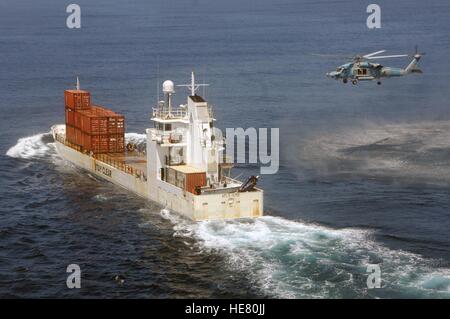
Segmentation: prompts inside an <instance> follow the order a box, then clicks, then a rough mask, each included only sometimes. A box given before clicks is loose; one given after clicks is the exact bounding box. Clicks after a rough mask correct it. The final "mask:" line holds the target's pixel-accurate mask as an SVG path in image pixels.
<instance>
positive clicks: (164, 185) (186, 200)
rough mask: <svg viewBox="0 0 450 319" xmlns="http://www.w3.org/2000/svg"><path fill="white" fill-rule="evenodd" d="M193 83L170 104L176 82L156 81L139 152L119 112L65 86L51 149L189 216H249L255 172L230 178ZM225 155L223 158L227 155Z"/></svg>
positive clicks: (254, 211) (257, 192)
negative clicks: (182, 100) (157, 93)
mask: <svg viewBox="0 0 450 319" xmlns="http://www.w3.org/2000/svg"><path fill="white" fill-rule="evenodd" d="M202 85H204V84H197V83H196V82H195V74H194V72H192V74H191V83H190V84H184V85H178V86H180V87H181V86H185V87H187V88H188V89H189V91H190V94H188V96H187V103H186V104H182V105H180V106H179V107H174V106H173V95H174V93H175V85H174V83H173V82H172V81H170V80H167V81H165V82H164V83H163V85H162V91H163V93H164V100H163V101H159V102H158V103H157V105H156V107H154V108H153V109H152V112H151V116H150V120H151V121H152V122H153V127H150V128H147V129H146V149H145V150H144V151H142V150H138V149H137V147H136V145H134V144H132V143H128V144H126V141H125V117H124V116H123V115H121V114H118V113H115V112H113V111H112V110H109V109H108V108H105V107H103V106H99V105H95V104H93V103H92V101H91V94H90V92H88V91H86V90H81V89H80V82H79V80H78V78H77V85H76V89H74V90H66V91H65V92H64V99H65V124H56V125H54V126H52V129H51V131H52V134H53V137H54V140H55V144H56V149H57V152H58V154H59V155H60V156H61V157H62V158H64V159H65V160H67V161H69V162H71V163H73V164H74V165H75V166H77V167H80V168H82V169H84V170H86V171H88V172H90V173H93V174H95V175H96V176H98V177H101V178H102V179H105V180H107V181H110V182H112V183H114V184H117V185H119V186H121V187H123V188H126V189H128V190H130V191H132V192H134V193H135V194H137V195H139V196H141V197H143V198H146V199H149V200H151V201H154V202H157V203H159V204H160V205H162V206H163V207H164V208H166V209H169V210H171V211H174V212H177V213H179V214H181V215H183V216H185V217H187V218H189V219H191V220H194V221H200V220H210V219H233V218H254V217H260V216H262V215H263V190H262V189H260V188H258V187H257V185H256V183H257V180H258V177H257V176H250V177H249V178H248V179H247V180H246V181H240V180H237V179H233V178H232V177H231V174H230V172H231V168H232V166H233V165H232V161H230V160H229V158H230V156H228V155H227V154H226V147H225V145H226V144H225V141H224V139H223V138H217V137H216V136H215V135H214V122H215V119H214V118H213V112H212V107H211V106H210V105H209V104H208V102H207V101H206V100H205V99H204V98H203V97H202V96H200V95H198V94H197V93H196V91H197V89H198V88H199V87H200V86H202ZM227 159H228V160H227Z"/></svg>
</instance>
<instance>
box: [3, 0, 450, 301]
mask: <svg viewBox="0 0 450 319" xmlns="http://www.w3.org/2000/svg"><path fill="white" fill-rule="evenodd" d="M77 3H78V4H79V5H80V6H81V8H82V28H81V29H80V30H69V29H67V28H66V27H65V19H66V16H67V14H66V13H65V4H61V3H60V1H56V0H53V1H50V0H44V1H39V4H37V3H33V2H31V1H10V0H7V1H3V2H1V3H0V61H1V62H0V65H1V70H2V71H1V72H0V92H1V96H2V98H1V102H0V109H1V111H2V116H1V117H0V124H1V132H2V134H1V135H0V141H1V143H0V168H1V169H0V189H1V191H0V198H1V204H2V205H1V208H0V296H1V297H20V298H23V297H38V298H50V297H63V298H64V297H65V298H68V297H75V298H78V297H83V298H89V297H108V298H132V297H138V298H143V297H146V298H149V297H152V298H182V297H193V298H209V297H219V298H230V297H237V298H243V297H250V298H256V297H267V298H449V297H450V237H449V236H448V232H449V229H450V200H449V196H448V194H449V192H450V173H449V172H450V160H449V158H450V157H449V155H450V133H449V132H450V116H449V114H450V113H449V106H450V105H449V102H448V101H449V100H450V90H449V88H450V73H449V70H450V60H449V59H448V53H449V51H450V50H449V49H450V37H449V34H450V25H449V24H448V19H449V12H450V10H449V9H450V5H449V4H447V3H445V2H442V1H437V0H431V1H427V2H426V3H425V2H422V1H406V0H403V1H395V2H392V1H378V2H377V3H378V4H379V5H380V6H381V8H382V28H381V29H379V30H369V29H367V27H366V24H365V20H366V17H367V14H366V6H367V5H368V4H369V3H370V2H367V3H364V2H361V1H344V0H342V1H294V0H277V1H274V0H272V1H269V0H264V1H236V0H231V1H227V2H222V3H216V2H211V1H206V0H193V1H191V0H183V1H182V0H173V1H144V0H134V1H114V2H113V3H111V2H110V1H106V0H99V1H95V2H94V1H78V2H77ZM418 13H420V14H418ZM415 45H418V46H419V50H420V51H425V52H426V55H425V56H424V58H423V60H422V61H421V64H420V65H421V68H422V69H423V71H424V73H423V74H421V75H412V76H408V77H404V78H398V79H387V80H385V81H383V84H382V85H381V86H377V85H376V84H374V83H362V84H360V85H357V86H352V85H350V84H347V85H344V84H342V83H339V82H335V81H333V80H330V79H327V78H326V77H325V73H326V72H328V71H330V70H332V69H334V68H335V67H336V66H338V65H339V64H342V63H344V62H346V61H345V59H344V60H343V59H342V58H335V57H332V56H331V55H333V54H339V55H342V54H344V55H345V54H348V55H353V54H356V53H368V52H373V51H378V50H381V49H386V50H388V51H387V53H389V54H400V53H412V52H413V50H414V46H415ZM383 63H385V64H386V65H392V66H400V67H401V66H405V65H406V64H407V63H409V60H408V59H395V60H383ZM193 68H194V69H195V70H196V72H197V76H198V78H199V79H200V81H205V82H207V83H210V85H211V86H210V87H209V88H208V89H207V90H206V92H199V93H201V94H204V95H205V96H206V98H207V99H208V100H209V101H210V102H211V103H212V104H213V105H214V113H215V117H216V118H217V119H218V123H217V124H218V126H219V127H220V128H226V127H243V128H247V127H257V128H258V127H269V128H270V127H278V128H280V170H279V172H278V173H277V174H275V175H263V176H262V178H261V186H262V187H263V188H264V190H265V206H266V207H265V214H266V216H265V217H263V218H260V219H257V220H240V221H207V222H200V223H192V222H189V221H187V220H185V219H183V218H181V217H180V216H178V215H177V214H175V213H173V212H170V211H167V210H166V209H164V207H161V206H159V205H156V204H155V203H152V202H148V201H145V200H143V199H140V198H137V197H136V196H134V195H132V194H130V193H128V192H127V191H125V190H122V189H120V188H118V187H116V186H114V185H112V184H109V183H106V182H103V181H101V180H98V179H97V178H95V177H93V176H91V175H89V174H87V173H86V172H83V171H81V170H79V169H78V168H76V167H74V166H73V165H71V164H69V163H67V162H65V161H64V160H62V159H61V158H60V157H59V156H58V155H57V153H56V151H55V147H54V144H53V140H52V137H51V134H50V133H49V129H50V126H51V125H53V124H55V123H62V122H63V121H64V112H63V97H62V92H63V90H64V89H65V88H67V87H70V86H73V85H74V82H75V76H76V75H79V76H80V80H81V85H82V87H83V88H86V89H89V90H90V91H91V92H92V94H93V99H94V101H95V102H96V103H99V104H103V105H105V106H108V107H111V108H112V109H114V110H116V111H118V112H121V113H123V114H125V115H126V123H127V131H128V132H129V133H128V134H127V139H128V140H133V141H135V142H138V143H141V144H142V143H143V142H144V135H143V134H142V133H143V132H144V130H145V128H146V127H148V126H149V125H150V123H149V115H150V111H151V107H152V106H153V105H154V104H155V101H157V99H158V96H157V82H158V81H159V82H161V81H163V80H165V79H171V80H173V81H174V82H175V83H176V84H177V83H185V82H187V81H189V73H190V71H191V70H192V69H193ZM185 96H186V92H184V91H183V90H182V89H180V90H178V91H177V95H176V100H177V103H183V102H184V98H185ZM258 171H259V168H258V166H257V165H239V167H237V168H236V169H235V171H234V173H233V175H240V174H243V176H246V175H250V174H257V173H258ZM72 263H76V264H79V265H80V267H81V270H82V288H81V289H79V290H77V289H72V290H71V289H67V287H66V278H67V273H66V267H67V265H69V264H72ZM369 264H378V265H379V266H380V269H381V279H382V287H381V288H379V289H368V288H367V284H366V280H367V276H368V273H367V272H366V270H367V265H369ZM117 276H119V277H120V278H122V279H123V281H121V280H117V279H116V278H117Z"/></svg>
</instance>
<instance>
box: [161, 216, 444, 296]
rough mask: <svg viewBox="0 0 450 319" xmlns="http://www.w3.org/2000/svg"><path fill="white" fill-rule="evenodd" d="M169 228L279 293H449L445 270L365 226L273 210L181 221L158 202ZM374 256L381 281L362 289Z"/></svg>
mask: <svg viewBox="0 0 450 319" xmlns="http://www.w3.org/2000/svg"><path fill="white" fill-rule="evenodd" d="M161 215H162V216H163V217H164V218H166V219H168V220H169V221H170V222H171V223H173V227H174V231H175V233H174V235H175V236H179V237H192V238H195V239H196V240H197V243H198V247H199V249H200V250H204V251H207V252H217V253H220V254H223V255H224V256H225V257H226V260H227V262H228V266H229V267H230V268H231V269H232V270H234V271H239V272H243V273H246V274H247V276H248V278H249V280H250V281H251V282H252V284H253V285H255V286H256V287H258V288H259V289H261V290H262V291H263V292H264V293H266V294H268V295H270V296H274V297H282V298H361V297H388V298H392V297H413V298H416V297H436V296H437V297H450V270H449V269H435V268H433V267H431V265H430V262H428V261H427V260H425V259H423V258H421V257H420V256H418V255H414V254H411V253H408V252H404V251H395V250H390V249H388V248H386V247H384V246H382V245H380V244H378V243H376V242H374V241H373V240H372V239H371V235H372V233H371V232H370V231H364V230H358V229H344V230H334V229H330V228H326V227H322V226H318V225H310V224H304V223H301V222H296V221H290V220H286V219H283V218H280V217H272V216H265V217H262V218H259V219H255V220H239V221H238V220H235V221H231V220H230V221H204V222H199V223H191V222H188V221H186V220H184V219H182V218H180V217H178V216H177V215H176V214H172V213H170V212H168V211H167V210H163V211H162V212H161ZM368 264H378V265H380V268H381V271H382V285H383V288H382V289H379V290H376V289H375V290H368V289H367V283H366V280H367V276H368V274H367V272H366V271H367V265H368Z"/></svg>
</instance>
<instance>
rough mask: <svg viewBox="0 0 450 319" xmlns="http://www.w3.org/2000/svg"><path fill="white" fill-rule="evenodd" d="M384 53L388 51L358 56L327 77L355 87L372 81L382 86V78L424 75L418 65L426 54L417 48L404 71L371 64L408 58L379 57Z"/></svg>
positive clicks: (401, 55) (395, 56)
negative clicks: (361, 82)
mask: <svg viewBox="0 0 450 319" xmlns="http://www.w3.org/2000/svg"><path fill="white" fill-rule="evenodd" d="M384 52H386V50H380V51H376V52H372V53H369V54H366V55H362V56H361V55H357V56H355V57H353V61H352V62H349V63H346V64H343V65H341V66H339V67H338V68H337V69H336V70H335V71H331V72H328V73H327V74H326V75H327V77H329V78H333V79H335V80H342V82H343V83H347V82H348V81H349V80H350V81H351V82H352V84H353V85H356V84H358V82H359V81H372V80H376V81H377V84H378V85H380V84H381V78H389V77H397V76H403V75H407V74H410V73H422V70H420V69H419V68H418V67H417V64H418V62H419V60H420V58H421V57H422V56H423V55H424V53H419V52H418V51H417V47H416V52H415V53H414V55H413V56H412V58H413V60H412V61H411V62H410V63H409V64H408V66H407V67H406V68H404V69H402V68H393V67H387V66H383V65H381V64H379V63H373V62H370V60H378V59H388V58H401V57H407V56H408V55H407V54H396V55H378V54H381V53H384ZM377 55H378V56H377Z"/></svg>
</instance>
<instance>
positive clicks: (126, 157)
mask: <svg viewBox="0 0 450 319" xmlns="http://www.w3.org/2000/svg"><path fill="white" fill-rule="evenodd" d="M108 155H109V156H110V157H111V158H112V159H114V160H116V161H120V162H123V163H124V164H127V165H129V166H131V167H133V168H135V169H137V170H140V171H141V172H144V173H145V174H147V156H146V155H145V154H144V153H141V152H137V151H133V152H125V153H110V154H108Z"/></svg>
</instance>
